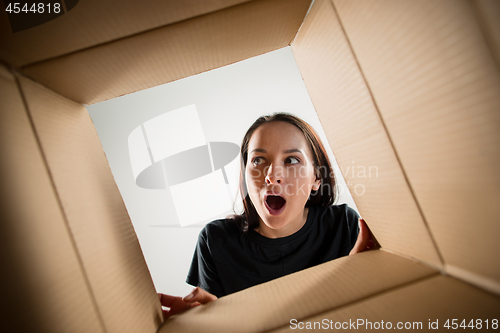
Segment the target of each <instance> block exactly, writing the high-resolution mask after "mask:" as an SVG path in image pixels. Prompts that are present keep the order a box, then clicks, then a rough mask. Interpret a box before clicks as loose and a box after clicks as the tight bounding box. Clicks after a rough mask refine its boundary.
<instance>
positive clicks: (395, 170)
mask: <svg viewBox="0 0 500 333" xmlns="http://www.w3.org/2000/svg"><path fill="white" fill-rule="evenodd" d="M292 50H293V52H294V55H295V59H296V61H297V64H298V67H299V69H300V72H301V73H302V77H303V78H304V82H305V84H306V87H307V90H308V92H309V95H310V96H311V100H312V102H313V104H314V107H315V108H316V112H317V113H318V117H319V119H320V121H321V123H322V125H323V128H324V130H325V133H326V135H327V137H328V140H329V142H330V146H331V147H332V150H333V153H334V154H335V157H336V159H337V162H338V164H339V166H340V168H341V169H342V171H343V176H344V178H345V180H346V183H347V185H348V188H349V190H350V192H351V194H352V195H353V198H354V200H355V202H356V206H357V207H358V209H359V211H360V213H361V215H362V216H363V218H364V219H365V220H366V221H367V223H368V225H369V227H370V228H371V230H372V232H373V233H374V234H375V237H376V238H377V240H378V241H379V243H380V244H381V246H382V247H383V248H385V249H388V250H391V251H394V252H396V253H399V254H403V255H405V256H409V257H413V258H416V259H418V260H421V261H425V262H427V263H429V264H430V265H432V266H434V267H438V268H442V262H441V260H440V257H439V254H438V250H437V249H436V246H435V243H434V242H433V239H432V237H431V235H430V234H429V232H428V229H427V228H426V225H425V221H424V217H423V216H422V212H421V210H420V208H419V206H418V204H417V203H416V201H415V198H414V195H413V192H412V189H411V187H410V186H409V184H408V181H407V179H406V175H405V172H404V170H403V169H402V167H401V163H400V161H399V158H398V155H397V153H396V152H395V151H394V149H393V145H392V142H391V138H390V136H389V134H388V133H387V129H386V127H385V123H384V120H383V119H382V118H381V117H380V114H379V112H378V110H377V107H376V105H375V103H374V100H373V98H372V96H371V94H370V91H369V89H368V87H367V85H366V83H365V81H364V78H363V75H362V73H361V71H360V69H359V67H358V65H357V62H356V58H355V56H354V55H353V53H352V51H351V48H350V46H349V42H348V40H347V39H346V37H345V35H344V32H343V30H342V26H341V25H340V23H339V21H338V18H337V15H336V13H335V10H334V7H333V6H332V3H331V2H330V1H328V0H317V1H315V3H314V5H313V8H312V9H311V11H310V12H309V15H308V17H307V18H306V21H305V23H304V25H303V26H302V28H301V30H300V32H299V35H298V36H297V38H296V40H295V42H294V44H293V46H292Z"/></svg>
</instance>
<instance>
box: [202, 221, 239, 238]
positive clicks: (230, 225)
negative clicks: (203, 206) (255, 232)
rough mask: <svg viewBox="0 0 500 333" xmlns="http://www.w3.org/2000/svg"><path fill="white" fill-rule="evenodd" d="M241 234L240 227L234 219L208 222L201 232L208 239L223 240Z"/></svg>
mask: <svg viewBox="0 0 500 333" xmlns="http://www.w3.org/2000/svg"><path fill="white" fill-rule="evenodd" d="M239 233H240V229H239V226H238V225H237V224H236V222H235V221H234V220H233V219H230V218H226V219H218V220H214V221H211V222H208V223H207V224H206V225H205V226H204V227H203V229H202V230H201V232H200V235H202V234H203V235H204V236H205V237H207V238H214V237H217V238H221V237H227V236H230V237H231V236H233V235H238V234H239Z"/></svg>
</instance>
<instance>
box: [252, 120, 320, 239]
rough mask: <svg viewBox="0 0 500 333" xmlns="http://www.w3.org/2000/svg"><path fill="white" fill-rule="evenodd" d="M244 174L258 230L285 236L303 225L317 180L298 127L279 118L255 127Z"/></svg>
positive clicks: (304, 140)
mask: <svg viewBox="0 0 500 333" xmlns="http://www.w3.org/2000/svg"><path fill="white" fill-rule="evenodd" d="M245 177H246V186H247V189H248V194H249V196H250V199H251V200H252V203H253V205H254V207H255V209H256V210H257V213H258V214H259V217H260V222H259V232H260V233H261V234H263V235H265V236H267V237H270V238H277V237H285V236H288V235H291V234H293V233H294V232H296V231H298V230H299V229H300V228H301V227H302V226H303V224H304V223H305V220H306V217H307V210H305V209H304V207H305V204H306V202H307V200H308V198H309V195H310V193H311V190H317V189H318V188H319V185H320V180H316V176H315V172H314V166H313V158H312V152H311V149H310V148H309V145H308V143H307V141H306V139H305V137H304V135H303V134H302V132H301V130H300V129H298V128H297V127H296V126H294V125H292V124H290V123H287V122H283V121H274V122H270V123H266V124H264V125H261V126H260V127H259V128H257V130H255V132H254V133H253V135H252V137H251V138H250V142H249V145H248V160H247V165H246V167H245Z"/></svg>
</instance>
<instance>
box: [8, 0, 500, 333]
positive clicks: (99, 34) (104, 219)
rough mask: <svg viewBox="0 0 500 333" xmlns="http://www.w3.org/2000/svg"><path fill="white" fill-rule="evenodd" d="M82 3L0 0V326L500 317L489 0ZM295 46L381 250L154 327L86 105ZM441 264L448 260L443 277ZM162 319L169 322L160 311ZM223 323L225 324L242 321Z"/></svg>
mask: <svg viewBox="0 0 500 333" xmlns="http://www.w3.org/2000/svg"><path fill="white" fill-rule="evenodd" d="M138 4H139V2H137V1H131V0H126V1H115V0H102V1H80V2H79V4H78V5H77V6H75V7H74V8H73V9H72V10H71V11H69V12H67V13H66V14H64V15H62V16H61V17H59V18H57V19H55V20H53V21H50V22H47V23H46V24H43V25H40V26H38V27H34V28H32V29H28V30H25V31H20V32H18V33H15V34H14V33H12V32H11V31H10V30H9V29H10V28H9V26H8V21H7V17H6V15H5V12H2V13H1V14H0V31H1V33H0V59H1V61H2V62H3V63H4V65H5V66H0V85H1V89H0V94H1V99H0V106H1V110H0V117H1V119H0V120H1V121H0V127H1V131H0V138H1V140H0V147H1V153H2V159H1V160H0V166H1V170H2V173H1V177H2V179H1V181H0V193H1V196H2V202H1V205H2V218H1V219H2V222H1V223H0V228H1V232H0V235H2V237H3V238H2V242H1V247H2V248H1V250H2V251H1V253H2V255H1V256H0V258H1V265H2V269H3V270H2V272H3V273H2V283H3V286H9V288H4V290H3V291H2V296H3V297H2V302H3V304H2V309H1V311H0V312H1V315H0V316H1V321H2V325H3V327H7V330H10V331H22V332H24V331H41V332H107V333H111V332H113V333H114V332H157V331H158V330H159V331H161V332H176V331H186V332H189V331H192V332H199V331H217V332H221V331H230V332H233V331H235V330H238V331H246V332H254V331H270V330H289V329H293V327H292V326H293V325H291V322H290V321H291V320H292V319H295V320H297V321H303V322H306V321H310V322H314V321H318V320H319V321H321V320H323V319H327V320H332V321H334V322H335V321H339V322H344V321H349V319H351V320H357V319H368V320H370V321H372V322H380V321H381V320H384V321H386V322H387V321H391V322H393V325H396V322H398V321H403V322H405V321H408V322H417V321H419V322H422V323H423V325H424V326H423V329H426V328H427V327H426V326H425V325H428V324H429V320H430V321H435V320H439V323H440V326H439V328H440V329H443V326H442V324H444V321H445V320H446V319H453V318H452V317H457V319H460V321H461V320H462V319H467V320H470V319H474V320H476V319H481V320H483V323H484V320H486V319H488V320H490V325H491V320H493V319H497V320H498V319H499V317H500V306H499V305H500V301H499V296H498V295H500V264H499V263H498V260H497V259H496V255H497V253H499V252H500V242H498V241H497V240H496V235H497V234H500V224H499V223H498V222H497V216H498V215H499V214H498V212H499V208H498V204H497V203H498V202H499V201H500V175H499V173H498V170H497V166H498V165H499V164H500V112H499V110H500V94H499V93H498V92H499V91H500V70H499V69H500V65H499V64H500V62H499V59H500V58H499V56H498V54H499V53H498V50H499V47H498V46H499V42H498V41H499V39H498V36H500V28H499V24H498V22H499V21H498V19H497V18H498V17H499V15H495V13H498V11H499V6H498V3H497V2H494V1H489V0H474V1H466V0H442V1H437V2H436V1H431V0H422V1H411V0H387V1H371V0H370V1H369V0H349V1H346V0H316V1H314V4H313V5H312V8H311V9H310V12H309V14H307V13H308V9H309V6H310V1H309V0H254V1H237V0H234V1H231V0H227V1H223V0H220V1H216V0H214V1H201V0H199V1H197V0H190V1H182V2H180V1H169V2H166V1H165V2H161V3H160V2H155V1H145V2H141V5H140V6H139V5H138ZM290 45H291V46H292V51H293V52H294V54H295V57H296V61H297V64H298V66H299V69H300V71H301V74H302V76H303V79H304V82H305V84H306V87H307V89H308V91H309V94H310V96H311V100H312V102H313V104H314V106H315V109H316V111H317V113H318V116H319V119H320V120H321V122H322V125H323V127H324V130H325V133H326V134H327V137H328V140H329V143H330V146H331V147H332V150H333V152H334V154H335V156H336V157H337V161H338V163H339V165H340V167H341V168H342V169H343V170H346V169H347V168H346V167H347V166H350V165H352V164H354V165H362V166H364V167H366V168H367V170H369V167H370V166H375V167H377V170H378V173H377V174H376V175H372V176H368V177H364V178H363V179H360V177H359V176H358V175H354V174H350V173H348V172H345V174H344V176H345V178H346V180H347V181H350V182H351V183H352V184H354V185H356V184H362V185H364V187H365V188H366V191H365V193H363V194H359V193H356V192H353V195H354V200H355V201H356V205H357V206H358V208H359V210H360V213H361V215H362V216H363V217H364V218H365V220H366V221H367V223H368V225H369V226H370V228H371V230H372V231H373V233H374V235H375V236H376V238H377V239H378V241H379V243H380V245H381V249H380V250H375V251H372V252H368V253H361V254H357V255H355V256H350V257H346V258H342V259H340V260H337V261H333V262H331V263H327V264H325V265H321V266H318V267H313V268H310V269H308V270H305V271H303V272H299V273H296V274H293V275H290V276H286V277H283V278H281V279H277V280H275V281H271V282H269V283H266V284H262V285H259V286H255V287H252V288H250V289H248V290H245V291H242V292H239V293H236V294H233V295H230V296H227V297H224V298H221V299H219V300H217V301H215V302H213V303H211V304H208V305H206V306H202V307H198V308H195V309H192V310H189V311H188V312H186V313H184V314H181V315H179V316H177V317H174V318H172V319H169V320H168V321H167V322H166V323H164V324H162V322H163V319H162V317H161V307H160V303H159V301H158V298H157V295H156V294H155V289H154V286H153V283H152V280H151V277H150V275H149V271H148V269H147V266H146V263H145V261H144V258H143V256H142V253H141V249H140V246H139V243H138V241H137V237H136V235H135V233H134V229H133V227H132V225H131V223H130V219H129V217H128V214H127V211H126V209H125V206H124V204H123V202H122V199H121V196H120V193H119V192H118V188H117V186H116V184H115V182H114V179H113V176H112V174H111V172H110V169H109V166H108V164H107V161H106V158H105V155H104V153H103V150H102V147H101V145H100V142H99V141H98V137H97V134H96V132H95V129H94V128H93V125H92V122H91V120H90V118H89V116H88V114H87V112H86V110H85V108H84V106H83V105H82V104H81V103H84V104H88V103H95V102H98V101H103V100H106V99H110V98H114V97H118V96H121V95H124V94H128V93H132V92H135V91H138V90H141V89H146V88H149V87H153V86H156V85H159V84H164V83H167V82H171V81H174V80H178V79H181V78H184V77H187V76H190V75H193V74H197V73H201V72H204V71H208V70H211V69H214V68H218V67H221V66H225V65H228V64H231V63H234V62H237V61H241V60H244V59H246V58H249V57H253V56H256V55H260V54H263V53H266V52H269V51H273V50H276V49H280V48H283V47H287V46H290ZM445 275H446V276H445ZM162 325H163V326H162ZM236 328H237V329H236Z"/></svg>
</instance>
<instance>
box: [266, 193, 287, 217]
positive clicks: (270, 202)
mask: <svg viewBox="0 0 500 333" xmlns="http://www.w3.org/2000/svg"><path fill="white" fill-rule="evenodd" d="M264 202H265V204H266V208H267V210H268V211H269V213H270V214H271V215H279V214H281V212H282V211H283V210H284V208H285V204H286V200H285V199H284V198H283V197H281V196H279V195H268V196H266V199H265V200H264Z"/></svg>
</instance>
